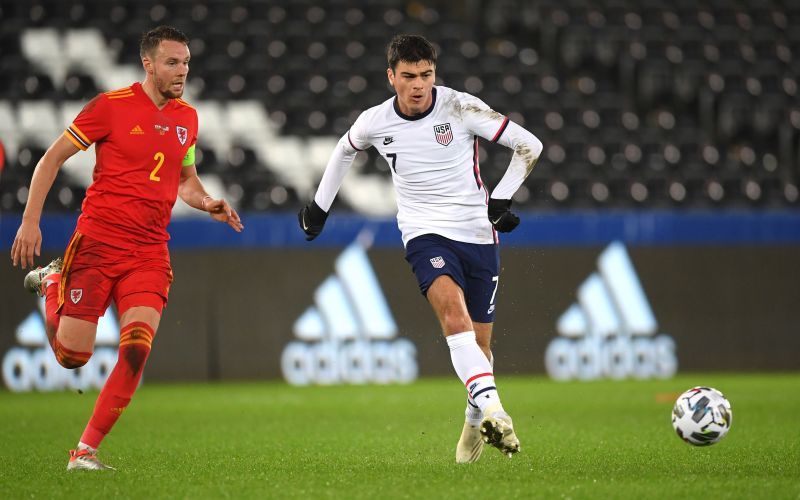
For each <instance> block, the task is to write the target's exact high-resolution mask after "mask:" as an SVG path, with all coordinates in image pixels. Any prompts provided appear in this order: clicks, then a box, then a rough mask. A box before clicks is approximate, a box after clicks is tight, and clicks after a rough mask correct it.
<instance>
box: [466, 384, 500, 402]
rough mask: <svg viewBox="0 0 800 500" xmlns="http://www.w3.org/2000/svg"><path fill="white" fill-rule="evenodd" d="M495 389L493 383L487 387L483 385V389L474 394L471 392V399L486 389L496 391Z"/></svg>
mask: <svg viewBox="0 0 800 500" xmlns="http://www.w3.org/2000/svg"><path fill="white" fill-rule="evenodd" d="M496 390H497V387H495V386H493V385H490V386H489V387H484V388H483V389H481V390H480V391H478V392H476V393H475V394H472V399H473V401H474V400H475V398H477V397H478V396H480V395H481V394H483V393H484V392H486V391H496Z"/></svg>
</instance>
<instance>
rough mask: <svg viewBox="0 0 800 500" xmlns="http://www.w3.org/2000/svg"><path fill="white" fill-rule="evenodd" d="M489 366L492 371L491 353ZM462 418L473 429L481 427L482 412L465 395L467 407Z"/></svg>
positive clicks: (490, 353)
mask: <svg viewBox="0 0 800 500" xmlns="http://www.w3.org/2000/svg"><path fill="white" fill-rule="evenodd" d="M489 364H490V365H491V366H492V371H494V355H493V354H492V352H491V351H489ZM464 416H465V417H466V420H467V422H468V423H469V425H471V426H473V427H477V426H479V425H481V422H482V421H483V412H482V411H481V409H480V407H479V406H478V405H476V404H475V401H473V400H472V398H471V397H469V394H467V407H466V408H465V409H464Z"/></svg>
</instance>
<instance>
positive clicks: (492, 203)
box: [489, 198, 519, 233]
mask: <svg viewBox="0 0 800 500" xmlns="http://www.w3.org/2000/svg"><path fill="white" fill-rule="evenodd" d="M489 222H491V223H492V226H494V228H495V229H496V230H497V231H499V232H501V233H510V232H511V231H513V230H514V228H515V227H517V226H518V225H519V217H517V216H516V214H514V212H512V211H511V200H496V199H494V198H489Z"/></svg>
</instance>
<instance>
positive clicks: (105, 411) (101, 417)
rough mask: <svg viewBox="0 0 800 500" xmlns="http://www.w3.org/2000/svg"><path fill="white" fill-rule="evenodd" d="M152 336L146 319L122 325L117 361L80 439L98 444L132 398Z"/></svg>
mask: <svg viewBox="0 0 800 500" xmlns="http://www.w3.org/2000/svg"><path fill="white" fill-rule="evenodd" d="M154 336H155V332H154V331H153V329H152V328H151V327H150V325H148V324H147V323H142V322H135V323H130V324H127V325H125V326H124V327H122V332H121V333H120V336H119V356H118V358H117V364H116V366H115V367H114V369H113V370H112V371H111V375H109V376H108V380H107V381H106V383H105V385H104V386H103V390H102V391H100V396H99V397H98V398H97V403H96V404H95V406H94V412H93V413H92V418H91V419H90V420H89V424H88V425H87V426H86V429H85V430H84V431H83V435H82V436H81V442H82V443H84V444H87V445H89V446H91V447H92V448H97V447H99V446H100V442H101V441H102V440H103V438H104V437H105V436H106V434H108V433H109V431H111V428H112V427H113V426H114V424H115V423H116V421H117V419H118V418H119V416H120V415H121V414H122V412H123V410H125V408H126V407H127V406H128V403H130V402H131V397H132V396H133V393H134V391H136V387H137V386H138V385H139V380H141V378H142V371H143V370H144V364H145V362H146V361H147V356H148V355H149V354H150V347H151V345H152V343H153V337H154Z"/></svg>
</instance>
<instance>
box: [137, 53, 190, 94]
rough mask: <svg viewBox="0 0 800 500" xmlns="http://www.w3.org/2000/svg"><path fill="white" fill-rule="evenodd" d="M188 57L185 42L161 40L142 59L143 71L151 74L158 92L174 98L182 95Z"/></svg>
mask: <svg viewBox="0 0 800 500" xmlns="http://www.w3.org/2000/svg"><path fill="white" fill-rule="evenodd" d="M189 59H190V56H189V47H187V46H186V44H184V43H181V42H176V41H174V40H162V41H161V43H160V44H158V47H156V48H155V50H153V53H152V54H151V55H150V56H145V57H144V59H143V61H144V67H145V71H147V72H148V73H149V74H150V75H151V76H152V78H153V83H155V86H156V89H157V90H158V92H159V93H161V95H162V96H164V97H166V98H168V99H175V98H177V97H180V96H182V95H183V89H184V88H185V87H186V76H187V75H188V74H189Z"/></svg>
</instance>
